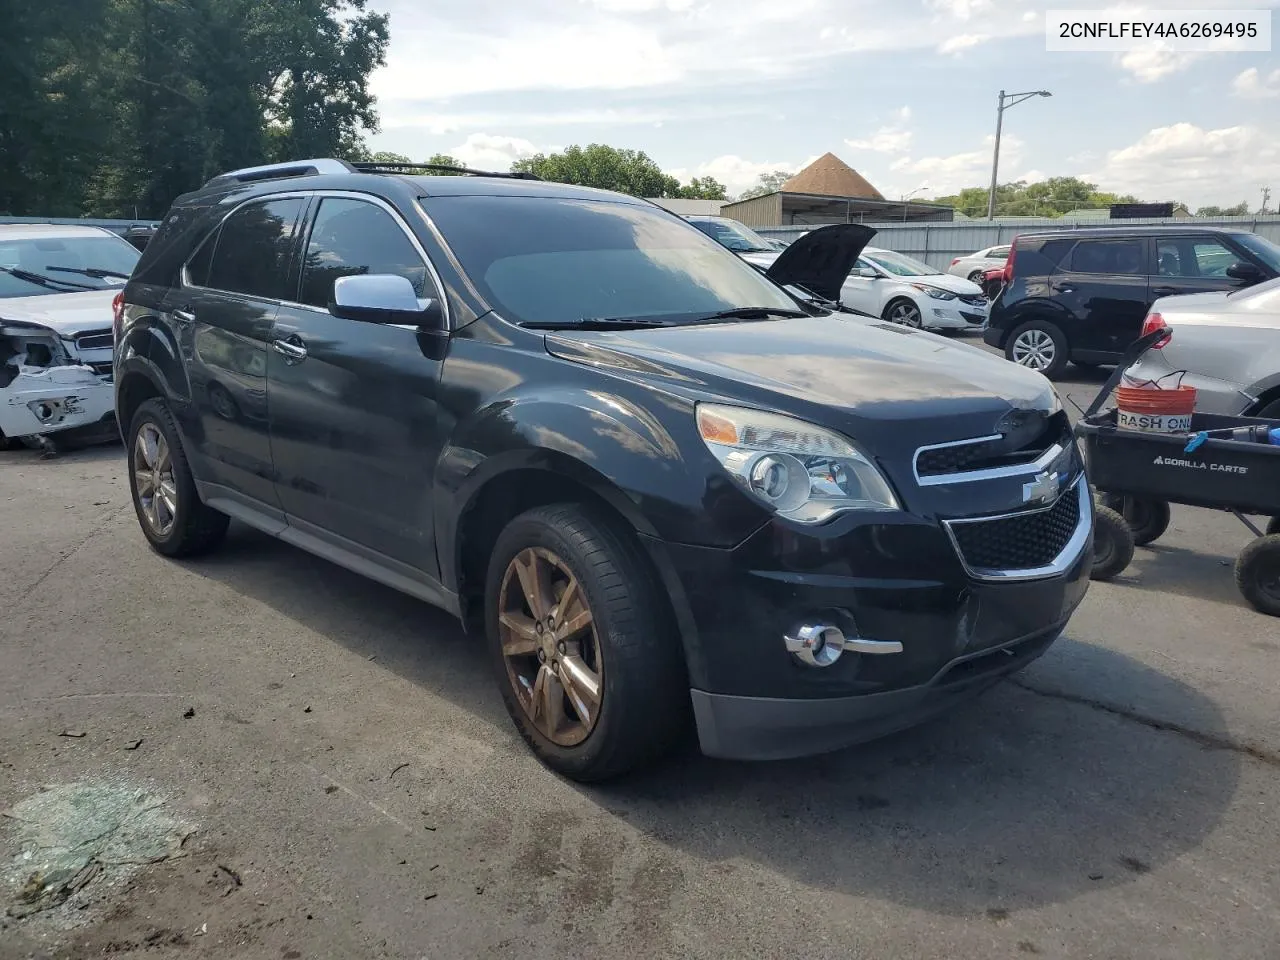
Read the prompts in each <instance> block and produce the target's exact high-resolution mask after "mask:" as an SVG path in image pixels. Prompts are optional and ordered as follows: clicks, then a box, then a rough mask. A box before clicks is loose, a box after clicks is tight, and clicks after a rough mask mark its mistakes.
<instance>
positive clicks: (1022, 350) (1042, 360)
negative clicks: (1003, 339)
mask: <svg viewBox="0 0 1280 960" xmlns="http://www.w3.org/2000/svg"><path fill="white" fill-rule="evenodd" d="M1070 352H1071V351H1070V348H1069V347H1068V346H1067V338H1066V337H1064V336H1063V335H1062V331H1061V330H1059V329H1058V328H1057V327H1055V326H1054V325H1053V324H1051V323H1046V322H1045V321H1043V320H1032V321H1031V322H1030V323H1024V324H1023V325H1022V326H1020V327H1018V329H1016V330H1014V331H1013V334H1012V335H1011V336H1010V337H1009V341H1008V343H1006V344H1005V348H1004V355H1005V359H1007V360H1012V361H1013V362H1014V363H1016V364H1018V365H1020V366H1023V367H1028V368H1029V369H1031V370H1034V371H1036V372H1037V373H1043V374H1044V375H1045V376H1046V377H1048V378H1049V379H1050V380H1052V379H1054V378H1055V377H1057V376H1058V374H1060V373H1062V371H1063V369H1064V368H1065V367H1066V365H1067V361H1068V360H1069V359H1070Z"/></svg>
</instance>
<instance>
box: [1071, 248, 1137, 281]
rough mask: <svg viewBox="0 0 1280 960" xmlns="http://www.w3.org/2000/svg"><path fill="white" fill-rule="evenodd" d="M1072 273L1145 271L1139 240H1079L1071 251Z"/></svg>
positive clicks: (1135, 272)
mask: <svg viewBox="0 0 1280 960" xmlns="http://www.w3.org/2000/svg"><path fill="white" fill-rule="evenodd" d="M1070 269H1071V271H1072V272H1074V273H1105V274H1111V275H1121V276H1130V275H1136V274H1144V273H1146V265H1145V264H1144V262H1143V252H1142V241H1141V240H1081V241H1080V242H1079V243H1077V244H1076V247H1075V249H1074V250H1072V251H1071V265H1070Z"/></svg>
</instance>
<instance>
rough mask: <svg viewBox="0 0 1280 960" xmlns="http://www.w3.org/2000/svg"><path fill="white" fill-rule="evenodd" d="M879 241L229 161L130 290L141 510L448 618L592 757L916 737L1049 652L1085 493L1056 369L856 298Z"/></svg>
mask: <svg viewBox="0 0 1280 960" xmlns="http://www.w3.org/2000/svg"><path fill="white" fill-rule="evenodd" d="M419 172H420V171H419ZM868 236H869V231H867V230H866V229H865V228H862V227H859V226H856V225H851V226H836V227H830V228H826V229H824V230H818V231H815V232H814V233H812V234H810V235H808V236H807V237H805V238H803V239H802V240H799V241H797V242H796V243H795V244H793V245H792V246H791V247H790V248H789V249H788V250H787V251H786V252H785V253H784V254H783V255H782V256H780V257H779V258H778V260H777V262H776V263H775V264H773V265H772V266H771V267H770V269H769V271H768V274H767V275H766V274H764V273H762V271H760V270H758V269H756V268H753V267H751V266H748V265H747V264H745V263H743V262H742V261H741V260H740V259H739V258H738V257H736V256H734V255H733V254H732V253H730V252H728V251H727V250H725V249H724V248H722V247H721V246H719V245H718V244H716V243H715V242H714V241H712V240H710V239H709V238H707V237H706V236H704V235H703V234H701V233H699V232H698V231H697V230H696V229H694V228H693V227H691V226H690V225H689V224H688V223H686V222H685V221H683V220H681V219H680V218H678V217H675V216H673V215H671V214H669V213H667V212H665V211H663V210H661V209H659V208H658V207H656V206H654V205H652V204H649V203H647V202H646V201H643V200H637V199H635V198H632V197H627V196H621V195H618V194H614V193H607V192H603V191H598V190H589V189H584V188H579V187H571V186H565V185H561V184H554V183H543V182H538V181H535V180H532V179H527V178H519V177H499V176H470V177H462V176H453V177H434V176H420V175H416V172H415V171H414V170H412V169H410V168H406V167H396V168H385V167H366V168H362V169H359V170H357V169H353V168H351V167H349V166H348V165H346V164H343V163H339V162H338V161H325V160H320V161H307V162H302V163H297V164H292V165H287V166H283V167H271V168H265V169H264V168H259V169H254V170H248V171H239V172H236V173H232V174H227V175H224V176H222V177H219V178H216V179H215V180H213V181H211V182H210V183H209V184H207V185H206V186H205V187H204V188H202V189H201V190H200V191H198V192H196V193H193V194H190V195H188V196H184V197H182V198H180V199H179V200H178V201H177V203H176V204H175V206H174V208H173V210H172V211H171V212H170V213H169V215H168V217H167V218H166V219H165V221H164V223H163V225H162V226H161V228H160V230H159V232H158V233H157V234H156V236H155V238H154V239H153V240H152V241H151V242H150V243H149V244H148V246H147V249H146V252H145V254H144V255H143V258H142V261H141V263H140V265H139V267H138V269H137V271H136V272H135V274H134V276H133V278H132V280H131V281H130V282H129V284H128V287H127V288H126V289H125V291H124V294H123V298H122V300H121V302H120V303H119V304H118V309H117V317H116V322H117V330H116V333H117V350H116V380H115V382H116V390H117V397H116V403H117V412H118V416H119V422H120V424H121V425H122V429H123V430H124V432H125V438H126V442H127V444H128V457H129V482H130V485H131V487H132V493H133V497H134V503H135V506H136V509H137V514H138V519H139V521H140V524H141V527H142V532H143V533H144V535H145V536H146V537H147V539H148V540H149V541H150V543H151V544H152V546H153V547H154V548H155V549H156V550H158V551H159V552H161V553H163V554H165V555H169V556H182V555H190V554H195V553H198V552H201V551H205V550H209V549H210V548H212V547H214V546H215V545H216V544H217V543H218V542H219V541H220V540H221V538H222V537H223V535H224V533H225V531H226V529H227V523H228V518H235V519H237V520H240V521H243V522H244V523H247V524H249V525H251V526H254V527H257V528H258V529H260V530H263V531H266V532H267V533H269V534H272V535H274V536H277V537H280V538H281V539H283V540H286V541H288V542H289V543H292V544H295V545H297V546H299V547H301V548H303V549H305V550H309V551H311V552H313V553H316V554H318V555H320V556H323V557H326V558H328V559H330V560H333V561H334V562H336V563H339V564H342V565H344V566H346V567H349V568H350V569H352V570H355V571H358V572H360V573H362V574H365V575H367V576H370V577H372V578H374V579H377V580H380V581H382V582H384V583H387V584H390V585H392V586H394V587H396V588H398V589H400V590H403V591H405V592H407V593H410V594H412V595H414V596H417V597H420V598H422V599H424V600H426V601H428V602H430V603H433V604H436V605H439V606H441V607H444V608H445V609H447V610H449V611H451V612H453V613H454V614H456V615H458V616H459V617H460V618H461V619H462V620H463V622H464V623H465V624H466V625H467V626H468V628H469V629H470V630H472V631H474V632H476V633H478V634H480V635H482V636H483V637H484V639H485V643H486V644H487V647H488V650H489V651H490V654H491V657H492V662H493V665H494V670H495V673H496V675H497V677H498V678H499V683H500V686H501V689H502V692H503V696H504V698H505V700H506V704H507V707H508V709H509V711H510V713H511V715H512V717H513V718H514V720H515V722H516V725H517V726H518V728H519V730H520V732H521V733H522V734H523V736H524V737H525V739H526V740H527V741H528V742H529V744H530V745H531V746H532V748H533V749H534V750H535V751H536V752H537V754H538V755H539V756H540V757H541V758H542V759H543V760H544V761H545V762H547V763H548V764H549V765H551V766H552V767H554V768H555V769H557V770H559V771H562V772H563V773H565V774H567V775H569V776H571V777H575V778H579V779H584V780H585V779H599V778H602V777H607V776H610V775H613V774H617V773H619V772H621V771H623V770H626V769H628V768H631V767H634V766H635V765H637V764H639V763H641V762H643V761H645V760H647V759H650V758H652V757H654V756H656V755H659V754H661V753H662V752H663V751H664V750H665V749H666V748H667V747H668V746H670V745H671V744H672V742H673V741H674V740H675V739H676V738H677V737H678V736H679V735H680V733H681V731H682V730H683V729H685V728H686V726H687V724H688V722H689V720H690V718H692V720H693V722H694V723H695V724H696V728H697V733H698V737H699V740H700V742H701V745H702V748H703V750H704V751H705V752H707V753H708V754H711V755H714V756H722V757H738V758H754V759H764V758H778V757H791V756H797V755H802V754H809V753H814V752H818V751H823V750H830V749H834V748H837V747H840V746H843V745H846V744H851V743H854V742H858V741H862V740H867V739H870V738H873V737H876V736H879V735H882V734H885V733H887V732H889V731H892V730H895V729H898V728H901V727H904V726H907V725H909V724H912V723H915V722H918V721H920V720H922V719H924V718H927V717H929V716H931V715H933V714H935V713H937V712H939V711H940V710H942V709H943V708H945V707H947V706H949V705H951V704H953V703H955V702H957V701H958V700H960V699H962V698H963V697H964V696H966V695H969V694H972V693H976V692H977V691H979V690H982V689H985V688H986V687H988V686H989V685H990V684H991V683H993V682H994V681H995V680H996V679H997V678H999V677H1001V676H1004V675H1006V674H1008V673H1010V672H1012V671H1014V670H1016V669H1018V668H1019V667H1021V666H1023V665H1025V664H1026V663H1027V662H1029V661H1030V660H1032V659H1033V658H1035V657H1037V656H1039V655H1040V654H1041V653H1043V652H1044V651H1045V649H1046V648H1047V647H1048V646H1049V645H1050V644H1051V643H1052V642H1053V641H1054V639H1055V638H1056V637H1057V636H1058V634H1059V632H1060V631H1061V630H1062V628H1063V625H1064V624H1065V623H1066V621H1067V618H1068V617H1069V616H1070V615H1071V613H1072V611H1073V610H1074V609H1075V607H1076V605H1077V604H1078V603H1079V602H1080V600H1081V597H1082V596H1083V595H1084V592H1085V588H1086V584H1087V574H1088V570H1089V566H1090V563H1091V548H1090V542H1091V531H1092V523H1091V518H1092V506H1091V503H1092V501H1091V498H1090V494H1089V489H1088V486H1087V483H1086V481H1085V477H1084V473H1083V471H1082V469H1081V463H1080V459H1079V456H1078V453H1077V450H1076V447H1075V445H1074V443H1073V442H1072V439H1071V433H1070V429H1069V426H1068V423H1067V419H1066V416H1065V414H1064V413H1063V412H1062V410H1061V408H1060V406H1059V403H1058V398H1057V396H1056V395H1055V393H1054V391H1053V389H1052V387H1051V386H1050V385H1049V383H1048V382H1047V381H1046V380H1045V379H1044V378H1043V377H1041V376H1040V375H1039V374H1037V373H1034V372H1032V371H1029V370H1025V369H1023V368H1020V367H1017V366H1015V365H1013V364H1008V363H1005V362H1004V361H1003V360H1000V359H998V358H995V357H991V356H988V355H986V354H984V353H982V352H980V351H978V350H975V349H973V348H970V347H966V346H963V345H960V344H955V343H951V342H948V341H946V340H943V339H940V338H937V337H933V336H931V335H928V334H924V333H920V332H917V331H912V330H907V329H903V328H901V327H897V326H892V325H889V324H884V323H881V322H879V321H877V320H874V319H869V318H857V317H849V316H846V315H843V314H841V313H839V312H833V311H832V310H831V309H829V307H831V306H833V305H832V304H829V303H826V300H830V299H831V298H833V297H834V296H835V295H836V294H837V293H838V291H839V287H840V282H841V281H842V280H843V278H844V277H845V276H847V275H848V272H849V269H850V267H851V266H852V264H853V262H854V260H855V259H856V257H857V255H858V252H859V251H860V249H861V247H862V245H863V244H865V243H866V239H867V237H868ZM823 298H826V300H824V299H823ZM824 303H825V304H826V305H825V306H824Z"/></svg>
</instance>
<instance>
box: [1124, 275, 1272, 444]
mask: <svg viewBox="0 0 1280 960" xmlns="http://www.w3.org/2000/svg"><path fill="white" fill-rule="evenodd" d="M1161 322H1163V323H1164V324H1166V325H1167V326H1168V327H1169V328H1170V329H1171V330H1172V331H1173V336H1172V339H1171V340H1170V341H1169V343H1168V344H1166V345H1165V346H1164V347H1163V348H1162V349H1159V350H1148V351H1147V352H1146V353H1145V354H1143V355H1142V357H1141V358H1139V360H1138V362H1137V363H1135V364H1134V365H1133V366H1132V367H1130V368H1129V369H1128V370H1127V371H1126V374H1127V375H1129V376H1131V377H1134V378H1136V379H1138V380H1144V381H1146V380H1152V381H1159V382H1161V383H1164V384H1168V385H1172V384H1173V383H1176V382H1177V374H1178V373H1180V372H1183V371H1185V373H1184V375H1183V377H1182V381H1181V382H1182V383H1184V384H1186V385H1187V386H1191V387H1195V388H1196V390H1197V396H1196V409H1197V410H1200V411H1202V412H1204V413H1220V414H1227V415H1230V416H1238V415H1246V416H1260V417H1265V418H1268V419H1280V279H1277V280H1271V281H1268V282H1267V283H1261V284H1258V285H1257V286H1255V287H1248V288H1246V289H1244V290H1236V291H1232V292H1231V293H1222V292H1220V293H1195V294H1190V295H1187V296H1182V297H1165V298H1163V299H1160V300H1157V301H1156V302H1155V303H1154V304H1152V305H1151V310H1150V312H1149V313H1148V314H1147V325H1146V327H1145V328H1144V329H1146V330H1148V331H1149V330H1152V329H1154V327H1156V326H1159V325H1160V323H1161Z"/></svg>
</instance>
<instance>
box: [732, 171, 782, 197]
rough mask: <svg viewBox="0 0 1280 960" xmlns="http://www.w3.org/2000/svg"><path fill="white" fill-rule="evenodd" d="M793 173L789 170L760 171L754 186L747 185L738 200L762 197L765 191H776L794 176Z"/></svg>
mask: <svg viewBox="0 0 1280 960" xmlns="http://www.w3.org/2000/svg"><path fill="white" fill-rule="evenodd" d="M794 176H795V174H794V173H793V172H791V171H790V170H774V171H772V172H771V173H762V174H760V176H759V177H757V178H756V183H755V186H753V187H748V188H747V189H746V190H744V191H742V196H740V197H738V199H739V200H750V199H751V198H752V197H763V196H764V195H765V194H766V193H777V192H778V191H779V190H781V189H782V185H783V184H784V183H786V182H787V181H788V180H790V179H791V178H792V177H794Z"/></svg>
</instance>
